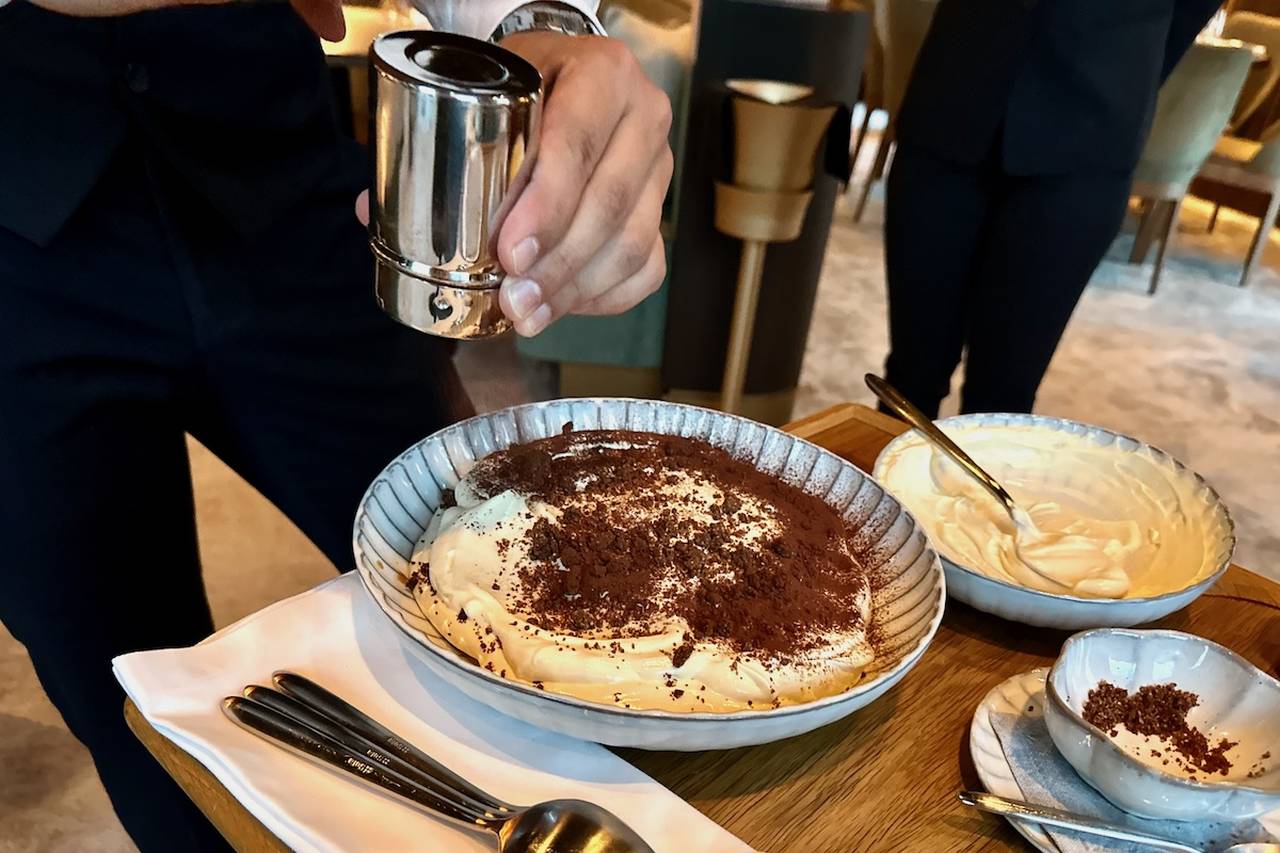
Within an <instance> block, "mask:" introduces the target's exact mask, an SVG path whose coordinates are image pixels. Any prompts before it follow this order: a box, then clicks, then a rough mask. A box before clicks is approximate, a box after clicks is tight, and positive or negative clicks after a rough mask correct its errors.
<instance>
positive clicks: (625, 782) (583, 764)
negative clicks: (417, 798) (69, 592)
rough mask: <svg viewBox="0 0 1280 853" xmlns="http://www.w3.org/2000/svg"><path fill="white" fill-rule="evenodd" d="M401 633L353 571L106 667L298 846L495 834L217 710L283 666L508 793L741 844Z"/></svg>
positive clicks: (683, 841)
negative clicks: (460, 682)
mask: <svg viewBox="0 0 1280 853" xmlns="http://www.w3.org/2000/svg"><path fill="white" fill-rule="evenodd" d="M402 642H404V641H402V640H401V638H400V636H399V634H398V632H397V631H396V630H395V628H394V627H392V626H391V625H388V624H386V623H385V622H384V617H383V615H382V614H381V613H380V612H378V610H377V607H376V605H375V604H374V603H373V602H372V601H371V600H370V599H369V596H368V594H367V593H366V591H365V590H364V589H363V588H362V586H361V583H360V579H359V578H358V577H356V576H355V575H354V574H351V575H347V576H344V577H340V578H336V579H334V580H332V581H328V582H326V583H324V584H321V585H320V586H318V587H316V588H315V589H312V590H310V591H308V592H305V593H303V594H301V595H298V596H295V597H293V598H289V599H286V600H284V601H281V602H278V603H277V604H274V605H272V606H270V607H268V608H266V609H265V610H261V611H259V612H258V613H255V614H253V615H252V616H249V617H247V618H245V619H243V620H241V621H240V622H237V623H236V624H234V625H232V626H230V627H228V628H225V629H223V630H222V631H220V632H218V633H217V634H214V635H213V636H212V637H210V638H209V639H207V640H205V641H204V642H203V643H201V644H200V645H197V646H193V647H192V648H187V649H166V650H160V651H150V652H135V653H133V654H128V655H122V656H121V657H118V658H116V659H115V661H114V667H115V673H116V677H117V678H118V679H119V680H120V683H121V684H122V685H123V686H124V689H125V691H126V692H128V694H129V696H130V697H131V698H132V699H133V701H134V703H135V704H137V706H138V708H139V710H141V711H142V714H143V716H145V717H146V718H147V720H148V721H149V722H150V723H151V724H152V725H153V726H155V727H156V729H157V730H159V731H160V733H161V734H163V735H164V736H165V737H167V738H169V739H170V740H172V741H173V742H174V743H175V744H177V745H178V746H179V747H181V748H182V749H183V750H185V751H186V752H188V753H190V754H191V755H192V756H193V757H194V758H195V759H196V760H197V761H199V762H200V763H201V764H203V765H204V766H205V767H207V768H208V769H209V771H210V772H211V773H213V775H214V776H216V777H217V779H218V781H219V782H221V783H222V784H223V785H225V786H226V788H227V790H228V791H230V792H231V794H232V795H233V796H234V797H235V798H236V799H237V800H239V801H240V802H241V803H243V804H244V805H245V807H246V808H247V809H248V810H249V811H250V812H252V813H253V815H254V817H256V818H258V820H260V821H262V823H263V824H265V825H266V827H267V828H268V829H270V830H271V831H272V832H273V833H274V834H275V835H276V836H278V837H279V838H280V839H281V840H282V841H284V843H285V844H287V845H289V846H290V847H291V848H293V849H295V850H303V851H310V850H316V851H320V850H323V851H329V850H334V851H344V853H347V851H361V850H370V851H373V850H377V851H386V850H442V851H443V850H448V851H455V850H456V851H470V850H474V851H490V850H494V849H496V843H495V842H496V839H495V838H494V837H493V836H492V835H490V834H488V833H481V832H473V831H470V830H468V829H465V828H463V827H460V826H458V825H456V824H453V823H451V822H449V821H446V820H444V819H442V818H435V817H433V816H430V815H428V814H425V813H423V812H420V811H418V810H416V809H414V808H411V807H409V806H406V805H404V804H402V803H400V802H399V801H397V800H394V799H391V798H389V797H386V796H383V795H381V794H380V793H379V792H377V791H373V790H370V789H368V788H366V787H364V786H363V785H361V784H360V783H358V782H356V781H354V780H352V779H350V778H349V777H346V776H344V775H342V774H340V773H338V772H337V771H331V770H329V769H327V768H323V767H319V766H317V765H315V764H312V763H311V762H309V761H307V760H306V759H303V758H299V757H297V756H295V755H292V754H289V753H287V752H285V751H283V750H282V749H279V748H278V747H276V746H275V745H273V744H270V743H268V742H266V741H264V740H262V739H261V738H259V737H257V736H256V735H254V734H251V733H249V732H246V731H244V730H243V729H241V728H239V727H238V726H237V725H235V724H234V723H232V722H231V721H230V720H228V719H227V718H226V717H225V716H223V713H222V709H221V704H220V703H221V700H222V698H223V697H224V696H230V695H238V694H239V693H240V692H241V690H242V689H243V688H244V686H245V685H247V684H254V683H257V684H270V679H271V673H272V672H274V671H275V670H279V669H289V670H293V671H295V672H298V673H301V674H302V675H305V676H307V677H309V678H312V679H314V680H315V681H317V682H318V683H320V684H322V685H324V686H325V687H327V688H329V689H330V690H332V691H333V692H335V693H337V694H338V695H339V696H342V697H343V698H345V699H347V700H348V701H350V702H351V703H352V704H354V705H355V706H356V707H358V708H360V709H362V710H364V711H365V712H367V713H369V714H370V715H371V716H373V717H374V718H375V719H377V720H379V721H380V722H382V723H384V724H385V725H387V726H388V727H390V728H391V729H392V730H393V731H395V732H398V733H399V734H401V735H403V736H405V737H406V738H408V739H409V740H410V741H411V742H413V743H414V744H415V745H417V746H419V747H420V748H422V749H423V750H424V751H426V752H427V753H429V754H430V755H432V756H433V757H435V758H436V759H438V760H439V761H441V762H442V763H444V764H445V765H447V766H448V767H450V768H452V769H453V770H455V771H456V772H458V773H459V774H461V775H462V776H464V777H465V778H467V779H469V780H471V781H472V782H474V783H475V784H477V785H479V786H480V787H481V788H483V789H485V790H488V791H490V792H491V793H493V794H494V795H495V796H498V797H501V798H502V799H505V800H507V801H508V802H514V803H530V804H531V803H536V802H540V801H543V800H549V799H555V798H559V797H577V798H580V799H584V800H590V801H592V802H595V803H599V804H600V805H602V806H604V807H605V808H608V809H609V810H611V811H613V812H614V813H615V814H617V815H618V816H619V817H621V818H622V819H623V820H624V821H625V822H626V823H628V824H629V825H630V826H631V827H632V828H633V829H635V830H636V831H637V832H639V833H640V835H641V836H643V837H644V839H645V840H646V841H647V842H648V843H649V844H650V845H652V847H653V848H654V850H655V851H659V853H661V851H688V850H700V851H701V850H706V851H731V850H749V849H750V848H748V847H747V846H746V845H744V844H743V843H742V842H741V841H739V840H738V839H737V838H735V837H734V836H732V835H731V834H729V833H728V832H727V831H725V830H724V829H722V828H721V827H719V826H717V825H716V824H715V823H714V822H712V821H711V820H709V819H708V818H706V817H704V816H703V815H702V814H700V813H699V812H698V811H697V810H696V809H694V808H693V807H692V806H690V805H688V804H687V803H685V802H684V801H683V800H681V799H680V798H679V797H677V796H676V795H675V794H673V793H671V792H670V791H668V790H667V789H666V788H664V787H662V786H661V785H659V784H658V783H657V782H655V781H653V780H652V779H650V778H649V777H648V776H646V775H644V774H643V773H641V772H640V771H639V770H637V769H636V768H635V767H633V766H632V765H630V764H628V763H627V762H626V761H623V760H622V759H621V758H619V757H618V756H616V755H614V754H613V753H612V752H610V751H609V750H607V749H605V748H604V747H602V746H599V745H598V744H594V743H587V742H585V741H579V740H574V739H573V738H568V737H564V736H563V735H557V734H552V733H550V732H546V731H543V730H541V729H538V728H535V727H534V726H531V725H528V724H526V723H522V722H519V721H517V720H514V719H512V718H510V717H506V716H503V715H502V714H499V713H498V712H497V711H494V710H492V709H490V708H488V707H487V706H485V705H481V704H480V703H478V702H475V701H474V700H472V699H470V698H468V697H467V696H464V695H463V694H462V693H460V692H458V691H457V690H455V689H453V688H451V687H450V686H448V685H447V684H442V683H440V682H439V681H437V680H436V679H434V678H433V677H432V675H431V673H430V672H429V671H428V670H427V669H426V668H425V667H423V666H422V665H421V664H418V663H417V662H416V661H415V660H414V658H413V657H412V655H411V654H410V653H409V652H408V651H407V650H406V649H404V648H403V647H402V645H401V643H402Z"/></svg>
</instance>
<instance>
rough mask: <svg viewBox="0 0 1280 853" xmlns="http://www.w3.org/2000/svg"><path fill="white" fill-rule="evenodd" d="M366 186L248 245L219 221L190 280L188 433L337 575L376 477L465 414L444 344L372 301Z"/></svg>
mask: <svg viewBox="0 0 1280 853" xmlns="http://www.w3.org/2000/svg"><path fill="white" fill-rule="evenodd" d="M363 177H364V175H363V170H352V171H351V172H350V173H346V174H343V173H339V174H337V175H335V179H334V181H333V184H332V186H330V187H328V188H326V189H325V190H324V191H323V192H320V193H318V194H317V196H316V197H314V198H312V199H311V200H309V202H308V203H307V204H306V205H305V206H303V207H300V208H299V209H298V211H297V212H296V215H295V216H292V217H290V218H289V219H288V221H284V222H280V223H278V224H277V225H276V226H275V227H274V228H273V230H272V232H271V233H270V234H268V235H264V237H263V238H262V239H261V240H260V241H257V242H255V243H253V244H244V243H242V241H240V240H239V238H237V237H236V236H235V235H233V234H231V233H229V232H228V231H227V229H225V228H223V227H221V226H220V225H219V224H218V223H217V222H213V221H210V222H205V223H203V224H201V225H199V226H198V229H197V230H198V233H197V234H194V235H192V240H193V243H194V242H198V245H194V246H193V250H192V253H193V257H194V258H195V260H196V263H195V264H194V266H193V268H192V269H191V270H190V275H191V276H192V277H193V281H194V282H195V283H196V285H197V286H199V287H202V288H203V289H205V290H206V291H207V292H208V293H209V298H210V304H209V311H208V315H207V317H205V318H204V322H205V324H206V326H207V328H206V333H205V335H206V340H207V343H206V348H205V354H204V364H203V369H204V377H203V381H202V383H200V385H198V386H195V387H194V393H193V394H192V395H191V397H190V400H189V409H188V412H189V417H190V420H189V424H190V430H191V432H192V434H193V435H195V436H196V438H198V439H199V440H200V441H201V442H202V443H203V444H204V445H205V446H206V447H208V448H209V449H210V450H211V451H213V452H214V453H215V454H217V455H218V456H219V457H220V458H222V459H223V460H224V461H225V462H227V463H228V464H229V465H231V467H232V468H234V469H235V470H237V471H238V472H239V473H240V474H241V475H242V476H243V477H245V479H247V480H248V481H249V482H250V483H251V484H252V485H253V486H254V487H256V488H257V489H258V490H259V491H261V492H262V493H263V494H264V495H265V496H266V497H267V498H268V499H269V500H271V501H272V502H273V503H275V504H276V505H277V506H278V507H280V509H281V510H283V511H284V513H285V514H286V515H288V516H289V517H290V518H291V519H292V520H293V521H294V523H295V524H297V525H298V527H299V528H300V529H301V530H302V531H303V532H304V533H305V534H306V535H307V536H308V537H310V538H311V539H312V541H314V542H315V543H316V545H317V546H319V547H320V549H321V550H322V551H324V553H325V554H326V555H327V556H328V557H329V558H330V559H331V560H332V561H333V562H334V563H335V564H336V565H337V566H338V568H339V569H340V570H347V569H349V568H351V567H352V554H351V523H352V519H353V518H354V517H355V511H356V507H357V504H358V503H359V501H360V498H361V496H362V495H363V494H364V490H365V489H366V488H368V486H369V484H370V483H371V482H372V481H373V478H374V477H375V476H377V474H378V472H379V471H381V470H382V468H383V467H384V466H385V465H386V464H387V463H388V462H390V461H391V459H392V458H394V457H395V456H396V455H397V454H398V453H400V452H401V451H403V450H404V449H405V448H407V447H408V446H409V445H411V444H412V443H414V442H415V441H417V440H418V439H421V438H423V437H425V436H427V435H428V434H430V433H432V432H434V431H435V430H437V429H439V428H441V427H443V426H445V425H447V424H449V423H452V422H453V421H455V420H457V419H459V418H460V417H464V416H466V415H469V414H471V408H470V403H469V401H468V400H467V398H466V395H465V393H464V392H463V390H462V386H461V383H460V381H459V379H458V376H457V373H456V371H455V370H454V367H453V363H452V360H451V358H450V355H449V349H450V348H449V345H448V344H447V342H445V341H442V340H440V339H438V338H434V337H431V336H429V335H426V334H423V333H421V332H417V331H414V330H412V329H409V328H407V327H404V326H401V325H399V324H397V323H395V322H393V321H392V320H390V319H389V318H388V317H387V316H386V315H385V314H383V313H382V311H381V310H380V309H379V308H378V306H377V304H376V302H375V300H374V294H373V258H372V255H371V254H370V252H369V248H368V238H367V234H366V232H365V230H364V228H363V227H362V226H361V225H360V224H359V222H357V220H356V218H355V215H354V213H353V210H352V204H353V201H354V199H355V197H356V194H357V192H358V191H359V189H360V187H361V186H362V183H363ZM196 218H197V219H198V216H197V217H196ZM184 220H185V217H184ZM232 288H238V289H237V290H233V289H232ZM228 294H234V298H226V297H228ZM219 297H222V298H221V301H219ZM464 345H465V344H464Z"/></svg>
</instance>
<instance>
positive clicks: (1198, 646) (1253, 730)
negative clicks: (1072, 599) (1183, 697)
mask: <svg viewBox="0 0 1280 853" xmlns="http://www.w3.org/2000/svg"><path fill="white" fill-rule="evenodd" d="M1100 681H1108V682H1110V683H1112V684H1114V685H1115V686H1117V687H1123V688H1124V689H1125V690H1127V691H1129V692H1130V693H1132V692H1133V691H1135V690H1137V689H1138V688H1139V687H1143V686H1146V685H1151V684H1169V683H1173V684H1175V685H1177V687H1178V688H1179V689H1180V690H1189V691H1191V692H1192V693H1196V694H1198V695H1199V697H1200V704H1199V705H1197V706H1196V707H1195V708H1192V709H1191V711H1190V713H1189V714H1188V715H1187V721H1188V722H1189V723H1190V724H1191V725H1193V726H1195V727H1196V728H1198V729H1199V730H1200V731H1201V732H1203V733H1204V734H1205V736H1206V737H1207V738H1208V739H1209V742H1210V743H1211V744H1213V743H1217V742H1218V740H1219V739H1220V738H1224V737H1225V738H1227V739H1228V740H1231V741H1236V742H1237V745H1236V746H1235V747H1233V748H1232V749H1231V750H1229V751H1228V752H1227V757H1228V758H1229V759H1230V760H1231V761H1232V763H1233V767H1232V768H1231V769H1230V770H1229V771H1228V773H1227V775H1226V776H1221V775H1218V774H1211V775H1206V774H1197V778H1196V779H1195V780H1194V781H1193V780H1191V779H1186V778H1183V777H1182V776H1181V775H1178V774H1176V773H1172V772H1169V771H1168V770H1166V769H1164V768H1165V766H1166V765H1164V764H1162V763H1161V762H1162V761H1163V760H1164V759H1165V758H1166V757H1167V755H1166V753H1167V750H1166V749H1165V748H1164V747H1163V746H1161V745H1160V744H1158V743H1157V742H1156V740H1155V739H1152V740H1151V741H1150V742H1149V743H1143V742H1142V741H1141V740H1140V739H1139V738H1136V737H1135V736H1133V735H1131V734H1129V733H1128V732H1127V731H1126V730H1124V729H1123V728H1121V729H1119V730H1118V734H1117V735H1116V737H1112V736H1111V734H1110V733H1108V732H1104V731H1103V730H1101V729H1099V728H1098V727H1097V726H1095V725H1093V724H1092V723H1089V722H1088V721H1086V720H1085V719H1084V703H1085V700H1086V698H1087V697H1088V695H1089V691H1091V690H1093V689H1094V688H1095V687H1097V686H1098V682H1100ZM1045 697H1046V701H1045V723H1046V724H1047V725H1048V727H1049V734H1050V736H1051V737H1052V738H1053V743H1054V745H1055V746H1056V747H1057V748H1058V751H1059V752H1061V753H1062V756H1063V757H1064V758H1066V759H1067V761H1068V762H1070V764H1071V766H1072V767H1074V768H1075V769H1076V772H1077V773H1079V774H1080V776H1081V777H1082V778H1083V779H1084V780H1085V781H1086V782H1088V783H1089V784H1090V785H1092V786H1093V787H1094V788H1096V789H1097V790H1098V792H1099V793H1100V794H1102V795H1103V796H1104V797H1106V798H1107V799H1108V800H1110V801H1111V802H1112V803H1114V804H1115V805H1116V807H1117V808H1121V809H1124V810H1125V811H1127V812H1131V813H1133V814H1136V815H1139V816H1140V817H1147V818H1158V819H1165V820H1242V819H1244V818H1249V817H1255V816H1257V815H1260V814H1263V813H1264V812H1268V811H1271V810H1272V809H1275V808H1277V807H1280V681H1277V680H1276V679H1274V678H1272V677H1271V676H1269V675H1267V674H1266V673H1265V672H1263V671H1262V670H1260V669H1258V668H1257V667H1256V666H1254V665H1253V664H1251V663H1249V662H1248V661H1247V660H1245V659H1244V658H1242V657H1240V655H1238V654H1236V653H1235V652H1233V651H1231V650H1230V649H1228V648H1225V647H1223V646H1220V645H1218V644H1217V643H1211V642H1209V641H1208V640H1206V639H1204V638H1202V637H1197V636H1195V635H1193V634H1184V633H1181V632H1179V631H1129V630H1121V629H1107V628H1104V629H1099V630H1095V631H1086V632H1084V633H1082V634H1076V635H1075V636H1073V637H1071V638H1070V639H1068V640H1067V642H1066V644H1065V645H1064V646H1063V647H1062V654H1061V655H1060V656H1059V657H1058V660H1057V663H1055V664H1054V665H1053V668H1052V669H1050V670H1049V676H1048V678H1047V680H1046V682H1045ZM1153 750H1156V751H1160V752H1161V755H1160V756H1153V755H1152V751H1153ZM1264 755H1266V756H1267V757H1266V758H1263V756H1264ZM1251 773H1252V774H1254V775H1252V776H1251V775H1250V774H1251Z"/></svg>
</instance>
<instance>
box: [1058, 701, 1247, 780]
mask: <svg viewBox="0 0 1280 853" xmlns="http://www.w3.org/2000/svg"><path fill="white" fill-rule="evenodd" d="M1199 704H1200V697H1199V696H1198V695H1197V694H1195V693H1192V692H1190V691H1187V690H1179V689H1178V687H1177V685H1174V684H1148V685H1146V686H1145V687H1139V688H1138V690H1137V691H1136V692H1134V693H1129V692H1128V691H1127V690H1125V689H1124V688H1123V687H1117V686H1116V685H1114V684H1111V683H1110V682H1107V681H1100V682H1098V685H1097V686H1096V687H1094V688H1093V689H1092V690H1090V691H1089V695H1088V696H1086V697H1085V703H1084V718H1085V720H1087V721H1088V722H1090V723H1093V725H1095V726H1097V727H1098V728H1100V729H1102V730H1104V731H1106V732H1108V733H1109V734H1110V735H1111V736H1112V737H1115V736H1116V735H1117V734H1118V733H1119V730H1120V726H1124V727H1125V728H1126V729H1128V730H1129V731H1131V732H1133V733H1134V734H1136V735H1144V736H1148V737H1159V738H1163V739H1165V740H1166V741H1167V742H1168V744H1169V746H1170V747H1171V748H1172V750H1173V752H1174V753H1176V755H1173V756H1172V757H1173V759H1174V761H1175V762H1176V763H1178V764H1179V765H1181V766H1183V767H1184V768H1186V769H1187V770H1196V771H1199V772H1201V773H1217V774H1220V775H1222V776H1226V775H1227V771H1228V770H1230V769H1231V761H1230V760H1229V759H1228V758H1227V756H1226V753H1227V751H1228V750H1229V749H1231V748H1232V747H1233V746H1235V745H1236V742H1235V741H1229V740H1227V739H1226V738H1221V739H1219V741H1218V743H1217V744H1210V742H1209V738H1208V737H1206V736H1205V734H1204V733H1203V732H1201V731H1200V730H1199V729H1197V728H1195V727H1193V726H1191V725H1189V724H1188V723H1187V713H1188V712H1190V710H1191V709H1192V708H1194V707H1195V706H1196V705H1199ZM1152 754H1153V755H1155V756H1158V755H1159V753H1157V752H1155V751H1154V750H1153V751H1152ZM1164 763H1166V764H1167V763H1168V762H1167V761H1166V762H1164ZM1193 778H1194V777H1193Z"/></svg>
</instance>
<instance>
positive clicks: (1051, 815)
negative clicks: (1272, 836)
mask: <svg viewBox="0 0 1280 853" xmlns="http://www.w3.org/2000/svg"><path fill="white" fill-rule="evenodd" d="M959 797H960V802H962V803H964V804H965V805H966V806H973V807H974V808H975V809H978V810H979V811H984V812H990V813H991V814H998V815H1004V816H1005V817H1012V818H1019V819H1022V820H1026V821H1028V822H1030V823H1038V824H1040V825H1042V826H1056V827H1059V828H1061V829H1075V830H1079V831H1080V832H1087V833H1089V834H1090V835H1101V836H1103V837H1105V838H1115V839H1117V840H1119V841H1132V842H1134V843H1136V844H1146V845H1149V846H1151V847H1157V848H1159V849H1161V850H1178V851H1181V853H1204V851H1203V850H1201V849H1200V848H1199V847H1192V846H1191V845H1189V844H1183V843H1182V842H1181V841H1174V840H1172V839H1170V838H1162V837H1161V836H1159V835H1148V834H1147V833H1145V832H1139V831H1137V830H1136V829H1130V828H1129V827H1127V826H1121V825H1120V824H1118V823H1109V822H1108V821H1105V820H1101V819H1099V818H1096V817H1090V816H1088V815H1082V814H1076V813H1074V812H1068V811H1063V810H1062V809H1055V808H1050V807H1049V806H1037V805H1035V804H1034V803H1028V802H1026V801H1024V800H1010V799H1007V798H1005V797H997V796H996V795H995V794H987V793H983V792H982V791H961V792H960V794H959ZM1222 853H1280V844H1272V843H1271V842H1269V841H1253V842H1249V843H1247V844H1233V845H1231V846H1230V847H1227V848H1225V849H1224V850H1223V851H1222Z"/></svg>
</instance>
